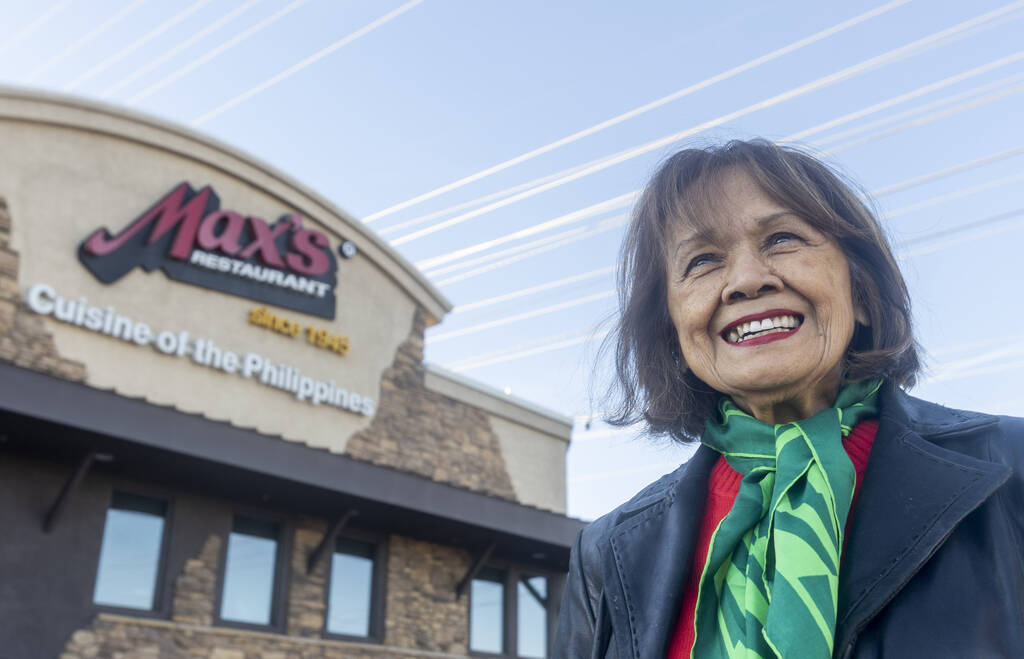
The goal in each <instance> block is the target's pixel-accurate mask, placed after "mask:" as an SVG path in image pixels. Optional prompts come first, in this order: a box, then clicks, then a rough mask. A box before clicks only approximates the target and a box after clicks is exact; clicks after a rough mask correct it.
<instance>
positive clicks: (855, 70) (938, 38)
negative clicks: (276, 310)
mask: <svg viewBox="0 0 1024 659" xmlns="http://www.w3.org/2000/svg"><path fill="white" fill-rule="evenodd" d="M1020 7H1024V0H1018V1H1017V2H1012V3H1010V4H1008V5H1005V6H1003V7H1001V8H999V9H996V10H993V11H990V12H987V13H985V14H982V15H980V16H976V17H975V18H972V19H970V20H967V21H963V22H961V23H958V24H956V25H954V26H952V27H949V28H946V29H944V30H940V31H938V32H935V33H932V34H930V35H928V36H927V37H923V38H921V39H917V40H915V41H913V42H911V43H908V44H905V45H903V46H900V47H898V48H894V49H892V50H889V51H887V52H885V53H883V54H881V55H876V56H875V57H871V58H869V59H866V60H864V61H862V62H859V63H857V64H854V65H852V66H848V67H846V68H844V69H841V70H839V71H837V72H835V73H831V74H829V75H827V76H823V77H821V78H818V79H816V80H814V81H812V82H809V83H805V84H803V85H799V86H797V87H794V88H792V89H790V90H788V91H785V92H783V93H781V94H776V95H775V96H772V97H769V98H767V99H764V100H762V101H759V102H757V103H753V104H751V105H748V106H746V107H744V108H741V109H739V110H735V111H733V112H730V113H728V114H724V115H721V116H719V117H716V118H714V119H711V120H708V121H705V122H703V123H700V124H697V125H696V126H692V127H690V128H687V129H685V130H682V131H679V132H677V133H673V134H671V135H666V136H665V137H662V138H659V139H656V140H652V141H650V142H647V143H645V144H642V145H640V146H637V147H632V148H630V149H626V150H623V151H620V152H618V153H616V154H613V155H611V156H608V157H607V158H603V159H601V160H599V161H595V162H594V164H593V165H591V166H590V167H586V168H584V169H582V170H579V171H576V172H574V173H572V174H567V175H565V176H563V177H560V178H558V179H555V180H553V181H549V182H547V183H544V184H542V185H539V186H537V187H535V188H533V189H530V190H525V191H523V192H520V193H517V194H514V195H512V196H510V197H507V198H505V199H502V200H500V201H496V202H493V203H491V204H488V205H486V206H484V207H482V208H478V209H476V210H473V211H469V212H467V213H463V214H461V215H458V216H456V217H454V218H451V219H449V220H445V221H443V222H439V223H437V224H435V225H431V226H429V227H425V228H423V229H419V230H417V231H413V232H411V233H408V234H406V235H404V236H400V237H398V238H395V239H394V240H392V241H390V244H391V245H392V246H399V245H402V244H405V243H407V242H409V241H412V240H416V239H418V238H422V237H424V236H427V235H430V234H432V233H436V232H437V231H441V230H442V229H447V228H449V227H452V226H455V225H457V224H460V223H462V222H465V221H467V220H469V219H472V218H474V217H478V216H480V215H483V214H485V213H489V212H491V211H493V210H497V209H498V208H503V207H505V206H508V205H510V204H513V203H516V202H518V201H522V200H523V199H527V198H529V197H533V196H535V195H538V194H540V193H542V192H546V191H547V190H551V189H553V188H556V187H559V186H562V185H565V184H566V183H570V182H572V181H575V180H578V179H580V178H583V177H585V176H589V175H590V174H593V173H596V172H599V171H602V170H605V169H607V168H609V167H612V166H614V165H617V164H620V163H623V162H626V161H628V160H632V159H633V158H636V157H638V156H641V155H644V154H646V153H650V152H651V151H654V150H656V149H659V148H661V147H664V146H667V145H669V144H673V143H675V142H678V141H680V140H683V139H686V138H688V137H692V136H694V135H697V134H699V133H702V132H704V131H706V130H709V129H711V128H715V127H717V126H721V125H722V124H725V123H728V122H730V121H733V120H735V119H739V118H741V117H744V116H746V115H748V114H752V113H754V112H757V111H760V110H764V109H766V108H770V107H774V106H775V105H779V104H781V103H784V102H786V101H789V100H791V99H794V98H798V97H800V96H803V95H805V94H808V93H810V92H813V91H818V90H821V89H825V88H827V87H829V86H831V85H834V84H836V83H839V82H842V81H845V80H848V79H850V78H853V77H856V76H858V75H862V74H864V73H867V72H868V71H872V70H874V69H877V68H879V67H881V66H884V65H887V64H890V63H892V62H895V61H899V60H902V59H905V58H907V57H911V56H914V55H918V54H920V53H922V52H926V51H928V50H931V49H932V48H936V47H938V46H940V45H942V44H943V43H944V42H947V41H951V40H954V39H955V38H956V37H957V36H958V35H959V34H961V33H964V32H967V31H968V30H973V29H974V28H979V27H981V28H984V26H985V24H986V23H989V22H991V21H993V20H995V19H998V18H999V17H1001V16H1002V15H1004V14H1006V13H1008V12H1011V11H1014V10H1016V9H1019V8H1020Z"/></svg>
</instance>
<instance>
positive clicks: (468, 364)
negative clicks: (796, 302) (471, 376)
mask: <svg viewBox="0 0 1024 659" xmlns="http://www.w3.org/2000/svg"><path fill="white" fill-rule="evenodd" d="M1020 178H1024V175H1020ZM1021 215H1024V208H1021V209H1017V210H1015V211H1010V212H1008V213H1000V214H998V215H993V216H990V217H986V218H983V219H981V220H975V221H973V222H969V223H967V224H964V225H961V226H959V227H954V228H950V229H942V230H939V231H934V232H931V233H929V234H927V235H925V236H921V237H919V238H917V239H915V240H914V241H913V244H917V243H923V242H925V241H929V240H934V239H935V238H937V237H942V236H946V235H950V234H952V233H960V232H963V231H969V230H971V229H976V228H979V227H981V226H984V225H987V224H994V223H996V222H1002V221H1004V220H1006V219H1010V218H1012V217H1016V216H1021ZM1017 224H1020V223H1014V225H1010V226H1009V227H1004V228H999V229H996V230H994V231H993V232H990V233H983V234H972V235H969V236H965V237H963V238H960V239H956V240H952V241H947V242H945V243H942V244H941V246H939V247H937V248H936V249H929V250H928V251H930V252H933V251H938V249H947V248H949V247H955V246H957V245H960V244H963V243H965V242H970V241H972V240H978V239H980V238H984V237H987V236H988V235H992V233H1002V232H1004V231H1007V230H1009V229H1011V228H1015V226H1016V225H1017ZM908 244H910V243H908ZM923 253H927V252H925V251H923V250H913V251H909V250H901V251H899V252H897V254H898V255H899V257H900V258H902V259H906V258H910V257H911V256H916V255H919V254H923ZM609 331H610V330H603V331H601V332H597V333H592V330H588V331H583V332H576V333H569V334H563V335H559V336H558V337H551V338H550V339H549V340H548V341H544V340H541V341H540V342H536V343H533V344H530V345H528V346H525V347H514V348H509V349H506V350H501V351H497V352H492V353H487V354H484V355H478V356H475V357H468V358H466V359H463V360H461V361H459V362H456V363H454V364H452V365H450V366H448V367H447V368H449V369H450V370H453V371H456V372H464V371H469V370H474V369H477V368H483V367H484V366H491V365H494V364H500V363H504V362H509V361H514V360H518V359H523V358H526V357H531V356H534V355H538V354H543V353H546V352H550V351H553V350H560V349H562V348H568V347H572V346H575V345H579V344H581V343H585V342H586V341H588V340H590V339H600V338H603V337H604V336H606V335H607V334H608V333H609Z"/></svg>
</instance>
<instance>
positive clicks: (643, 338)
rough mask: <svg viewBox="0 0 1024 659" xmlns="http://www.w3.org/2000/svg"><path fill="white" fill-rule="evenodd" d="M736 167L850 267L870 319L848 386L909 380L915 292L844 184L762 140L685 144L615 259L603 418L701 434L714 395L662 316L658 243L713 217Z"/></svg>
mask: <svg viewBox="0 0 1024 659" xmlns="http://www.w3.org/2000/svg"><path fill="white" fill-rule="evenodd" d="M735 167H741V168H742V169H743V171H745V172H746V173H747V174H749V175H750V176H751V178H752V179H753V180H754V181H756V182H757V183H758V184H759V185H760V186H761V188H762V189H763V190H764V192H765V193H766V194H767V195H768V196H769V197H770V198H772V199H773V200H774V201H776V202H777V203H779V204H781V205H783V206H785V207H786V208H788V209H791V210H793V211H794V212H796V213H797V214H798V215H800V216H801V217H802V218H803V219H804V220H805V221H807V222H808V223H810V224H811V225H813V226H814V227H815V228H816V229H818V230H819V231H821V232H822V233H824V234H825V235H827V236H829V237H831V238H832V240H834V241H835V242H836V244H837V245H838V246H839V248H840V249H842V251H843V253H844V254H845V255H846V258H847V260H848V261H849V263H850V284H851V288H852V291H853V298H854V304H855V305H858V306H859V307H860V308H861V309H863V310H864V312H865V313H866V314H867V316H868V319H869V322H870V325H869V326H863V325H861V324H860V323H858V324H857V326H856V329H855V330H854V334H853V339H852V340H851V342H850V346H849V348H848V349H847V351H846V356H845V364H844V372H845V377H846V379H847V381H851V382H853V381H857V380H862V379H865V378H870V377H883V378H885V379H886V380H887V381H888V382H890V383H892V384H895V385H899V386H901V387H908V386H910V385H912V384H913V383H914V380H915V378H916V376H917V372H918V370H919V368H920V362H919V360H918V355H917V346H916V343H915V341H914V335H913V331H912V328H911V316H910V298H909V296H908V294H907V287H906V284H905V283H904V281H903V276H902V275H901V274H900V270H899V267H898V266H897V265H896V260H895V259H894V258H893V255H892V251H891V250H890V248H889V244H888V241H887V240H886V237H885V234H884V233H883V231H882V228H881V227H880V226H879V224H878V221H877V220H876V219H875V216H874V215H873V214H872V212H871V211H870V210H869V209H868V207H867V206H866V205H865V204H864V202H862V201H861V199H860V198H858V196H857V195H856V194H855V193H854V192H853V190H852V189H851V186H850V185H848V184H847V183H845V182H844V181H843V180H842V179H841V177H840V176H839V175H838V174H837V173H836V172H834V171H833V170H832V169H830V168H829V167H828V166H827V165H825V164H823V163H822V162H821V161H819V160H817V159H816V158H814V157H812V156H810V155H808V154H807V153H804V152H802V151H800V150H798V149H795V148H792V147H786V146H779V145H777V144H774V143H772V142H769V141H767V140H761V139H757V140H750V141H739V140H737V141H731V142H728V143H727V144H724V145H721V146H713V147H708V148H702V149H696V148H695V149H684V150H683V151H680V152H678V153H676V154H675V155H673V156H672V157H670V158H669V159H668V160H667V161H666V162H665V163H664V164H663V165H662V166H661V168H660V169H659V170H658V171H657V172H656V173H655V174H654V176H653V177H652V178H651V181H650V183H648V184H647V187H646V188H645V189H644V191H643V193H642V194H641V196H640V199H639V201H638V203H637V205H636V208H635V209H634V210H633V218H632V222H631V224H630V226H629V229H628V231H627V233H626V237H625V240H624V242H623V244H622V249H621V254H620V259H619V263H620V268H619V273H618V280H619V308H620V311H621V314H620V317H619V321H618V324H617V327H616V328H615V331H614V332H613V333H612V335H611V336H610V337H609V339H608V343H607V345H608V346H609V347H611V346H612V345H614V347H615V367H616V378H615V383H614V385H613V388H612V390H611V400H614V401H615V402H616V403H617V404H616V405H615V406H613V407H612V411H611V412H610V413H609V416H608V418H607V421H608V422H609V423H612V424H615V425H628V424H632V423H636V422H639V421H644V422H646V424H647V427H648V429H649V430H650V431H652V432H654V433H659V434H661V433H665V434H668V435H670V436H671V437H672V438H674V439H676V440H679V441H684V442H685V441H691V440H693V439H696V438H698V437H699V436H700V433H701V431H702V429H703V426H704V422H705V420H706V419H707V418H708V417H709V416H710V415H711V414H713V413H714V409H715V404H716V401H717V399H718V397H719V396H720V394H718V393H717V392H715V391H714V390H712V389H711V388H710V387H708V386H707V385H706V384H704V383H703V382H702V381H701V380H700V379H698V378H697V376H695V375H694V374H693V372H692V371H691V370H689V369H688V368H687V366H686V362H685V361H684V360H683V357H682V355H681V354H680V351H679V340H678V336H677V334H676V329H675V326H674V325H673V324H672V319H671V318H670V317H669V313H668V302H667V278H668V273H667V259H666V255H665V249H666V246H667V245H668V236H669V234H670V232H671V230H672V227H673V226H674V225H677V224H679V223H683V224H690V225H693V226H695V227H698V228H701V227H703V226H706V225H707V223H709V222H712V221H713V218H712V217H710V214H709V213H708V212H707V211H708V210H709V209H710V208H711V207H712V206H713V205H714V204H715V203H716V193H717V192H718V189H719V185H720V183H721V178H722V173H723V171H724V170H726V169H729V168H735Z"/></svg>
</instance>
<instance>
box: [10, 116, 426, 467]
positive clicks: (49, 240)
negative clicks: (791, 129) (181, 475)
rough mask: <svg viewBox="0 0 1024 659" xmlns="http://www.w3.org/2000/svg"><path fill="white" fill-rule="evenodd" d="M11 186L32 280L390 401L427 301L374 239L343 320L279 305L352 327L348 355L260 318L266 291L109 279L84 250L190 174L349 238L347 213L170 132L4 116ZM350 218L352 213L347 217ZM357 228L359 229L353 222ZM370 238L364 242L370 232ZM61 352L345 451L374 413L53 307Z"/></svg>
mask: <svg viewBox="0 0 1024 659" xmlns="http://www.w3.org/2000/svg"><path fill="white" fill-rule="evenodd" d="M0 144H2V145H3V159H4V162H3V167H0V194H2V195H4V196H5V197H6V199H7V203H8V206H9V208H10V211H11V214H12V216H13V217H16V218H17V220H16V221H15V223H14V225H13V232H12V235H11V246H12V247H13V248H14V249H15V250H16V251H18V252H19V253H20V255H21V261H20V272H19V274H18V281H19V283H20V284H21V286H22V288H23V289H24V290H27V288H28V287H30V286H31V285H33V284H35V283H40V282H43V283H46V284H49V285H51V286H53V287H54V288H55V289H56V291H57V293H58V294H60V295H62V296H65V297H72V298H78V297H80V296H82V297H85V298H87V299H88V300H89V304H90V305H93V306H101V307H105V306H107V305H112V306H114V307H115V308H116V309H117V311H118V313H120V314H124V315H127V316H130V317H132V318H133V319H135V320H138V321H143V322H146V323H147V324H148V325H150V327H152V328H153V329H154V330H156V331H160V330H165V329H166V330H176V331H177V330H185V331H188V332H189V333H190V334H191V335H192V336H202V337H205V338H209V339H212V340H213V341H214V343H215V344H217V345H218V346H220V347H222V348H226V349H229V350H232V351H233V352H236V353H240V354H243V353H246V352H256V353H259V354H261V355H264V356H266V357H269V358H271V359H273V360H274V361H275V362H285V363H287V364H290V365H293V366H295V367H297V368H299V369H300V370H301V371H302V372H303V374H304V375H308V376H311V377H314V378H317V379H322V380H330V379H333V380H335V381H336V382H337V384H338V386H341V387H345V388H346V389H348V390H349V391H354V392H356V393H359V394H361V395H366V396H370V397H371V398H373V399H374V400H375V401H379V399H380V392H379V384H380V378H381V374H382V372H383V371H384V369H385V368H387V367H388V366H389V365H390V364H391V362H392V361H393V359H394V357H395V350H396V349H397V347H398V345H399V344H400V343H401V342H402V341H403V340H405V339H406V338H407V337H408V335H409V331H410V327H411V325H412V319H413V314H414V311H415V309H416V305H417V301H416V300H414V299H413V297H412V296H411V295H410V294H409V293H408V292H407V291H406V290H403V289H402V288H400V287H399V286H397V285H396V282H395V280H394V278H393V277H391V276H389V275H388V274H387V273H386V272H384V271H383V270H382V268H381V267H379V266H378V265H377V264H376V263H374V262H373V261H371V260H370V259H369V258H367V256H366V255H365V254H364V253H360V254H359V255H358V256H357V257H356V258H354V259H350V260H345V259H340V258H339V259H338V285H337V288H336V291H337V309H338V313H337V317H336V319H335V320H334V321H327V320H325V319H323V318H318V317H315V316H308V315H304V314H301V313H298V312H294V311H290V310H280V309H276V308H274V309H273V310H274V311H275V312H276V313H278V314H279V315H284V316H286V317H288V318H291V319H294V320H297V321H299V322H300V323H301V324H302V325H303V326H305V325H306V324H309V323H312V324H315V325H317V326H318V327H327V328H328V329H330V331H332V332H336V333H339V334H343V335H347V336H349V338H350V341H351V346H352V348H351V352H350V353H349V354H348V355H345V356H339V355H336V354H334V353H331V352H329V351H326V350H323V349H318V348H316V347H314V346H312V345H309V344H308V343H306V342H305V339H304V337H303V336H300V337H297V338H294V339H293V338H289V337H285V336H282V335H280V334H277V333H274V332H272V331H270V330H267V329H265V328H261V327H256V326H252V325H250V324H249V323H248V313H249V311H250V310H251V309H252V308H254V307H257V306H263V305H262V304H261V303H258V302H256V301H253V300H248V299H245V298H241V297H236V296H232V295H227V294H223V293H219V292H215V291H209V290H206V289H203V288H198V287H195V286H192V285H189V284H185V283H181V282H176V281H172V280H170V279H168V278H167V277H166V276H165V275H164V274H163V272H161V271H159V270H156V271H153V272H150V273H146V272H144V271H143V270H142V269H141V268H138V269H136V270H134V271H132V272H130V273H129V274H128V275H126V276H125V277H124V278H122V279H121V280H119V281H117V282H114V283H113V284H110V285H105V284H102V283H100V282H99V281H97V280H96V279H95V278H93V276H92V275H91V274H90V273H89V272H88V271H87V270H86V269H85V268H84V267H83V266H82V265H81V264H80V263H79V262H78V260H77V257H76V250H77V248H78V245H79V243H80V242H81V241H82V240H83V239H84V238H85V237H86V236H88V235H89V234H90V233H91V232H92V231H94V230H95V229H97V228H99V227H106V228H108V229H110V230H111V231H113V232H117V231H119V230H120V229H121V228H122V227H123V226H125V225H126V224H127V223H128V222H129V221H130V220H132V219H134V218H135V217H137V216H138V215H140V214H141V213H142V212H143V211H144V210H146V209H147V208H149V207H150V206H151V205H152V204H153V203H154V202H155V201H157V200H158V199H160V198H162V197H163V196H164V194H166V193H167V192H168V191H169V190H170V188H171V187H173V186H174V185H176V184H177V183H179V182H180V181H183V180H184V181H188V182H190V183H191V184H192V185H193V186H194V187H197V188H198V187H202V186H204V185H211V186H213V188H214V190H215V191H216V192H217V194H218V195H219V197H220V200H221V208H222V209H231V210H236V211H238V212H240V213H242V214H243V215H255V216H258V217H262V218H266V219H267V220H269V221H271V222H273V221H274V220H276V219H277V218H278V217H279V216H281V215H283V214H285V213H289V212H300V214H303V215H304V219H305V225H306V226H307V227H310V228H316V229H319V230H321V231H323V232H324V233H325V234H326V235H327V236H328V237H329V238H330V239H331V242H332V245H333V246H336V245H337V243H338V240H339V232H338V228H339V222H338V221H337V218H331V217H317V216H311V215H308V214H307V212H308V211H307V212H303V209H301V208H296V207H295V206H292V205H290V204H289V203H288V202H287V200H282V199H281V198H280V196H279V195H277V194H271V193H270V192H269V191H268V190H267V189H265V188H264V187H262V186H259V185H255V184H253V183H251V182H247V181H245V180H242V179H240V178H239V177H238V176H236V175H234V174H232V173H230V169H231V168H232V166H233V163H232V162H227V161H229V160H231V159H230V158H229V157H227V156H225V157H224V160H225V161H226V162H224V163H222V164H223V167H218V166H216V163H212V162H208V160H209V159H210V154H206V156H207V157H206V160H207V161H199V160H195V159H191V158H189V157H186V156H184V155H182V154H180V153H176V152H174V151H173V150H169V149H165V148H162V147H161V146H160V145H154V144H144V143H140V142H137V141H133V140H130V139H124V138H118V137H114V136H111V135H109V134H102V133H96V132H90V131H86V130H82V129H78V128H72V127H61V126H54V125H46V124H38V123H32V122H29V121H21V120H15V119H10V118H6V119H5V118H2V117H0ZM342 228H343V227H342ZM344 237H345V238H350V237H351V236H350V235H346V236H344ZM360 247H362V245H360ZM45 322H46V324H47V328H48V329H49V331H50V332H51V333H52V334H53V336H54V340H55V342H56V344H57V348H58V351H59V352H60V354H62V355H64V356H66V357H67V358H69V359H73V360H77V361H81V362H82V363H84V364H85V366H86V370H87V373H88V376H87V383H88V384H90V385H92V386H95V387H99V388H104V389H111V390H114V391H117V392H118V393H120V394H123V395H126V396H133V397H141V398H144V399H146V400H148V401H151V402H153V403H158V404H165V405H173V406H175V407H177V408H179V409H182V410H185V411H188V412H197V413H202V414H204V415H206V416H208V417H210V418H213V419H217V420H224V421H229V422H231V423H234V424H236V425H239V426H244V427H250V428H256V429H258V430H259V431H260V432H263V433H267V434H271V435H280V436H282V437H284V438H286V439H291V440H295V441H305V442H307V443H308V444H310V445H312V446H317V447H324V448H328V449H330V450H332V451H338V452H340V451H343V450H344V446H345V440H346V439H347V438H348V437H349V436H350V435H351V434H352V433H354V432H356V431H358V430H360V429H362V428H364V427H366V425H367V424H368V423H369V422H370V418H369V417H367V416H363V415H359V414H355V413H351V412H348V411H343V410H340V409H337V408H334V407H330V406H325V405H321V406H318V407H315V406H313V405H310V404H308V403H305V402H300V401H297V400H295V399H294V397H293V396H292V395H291V394H290V393H287V392H284V391H280V390H277V389H273V388H270V387H267V386H265V385H262V384H260V383H258V382H255V381H253V380H247V379H244V378H242V377H241V376H239V375H229V374H226V373H222V372H219V371H214V370H212V369H210V368H209V367H204V366H200V365H198V364H195V363H193V362H192V361H191V360H190V359H188V358H176V357H171V356H166V355H163V354H161V353H159V352H158V351H157V350H155V349H154V348H153V347H151V346H144V347H140V346H136V345H134V344H131V343H127V342H124V341H120V340H117V339H113V338H110V337H107V336H103V335H100V334H97V333H94V332H91V331H88V330H86V329H84V328H81V327H76V326H72V325H67V324H64V323H60V322H57V321H55V320H54V319H52V318H46V320H45Z"/></svg>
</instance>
